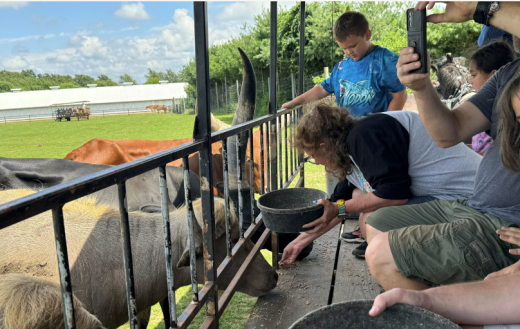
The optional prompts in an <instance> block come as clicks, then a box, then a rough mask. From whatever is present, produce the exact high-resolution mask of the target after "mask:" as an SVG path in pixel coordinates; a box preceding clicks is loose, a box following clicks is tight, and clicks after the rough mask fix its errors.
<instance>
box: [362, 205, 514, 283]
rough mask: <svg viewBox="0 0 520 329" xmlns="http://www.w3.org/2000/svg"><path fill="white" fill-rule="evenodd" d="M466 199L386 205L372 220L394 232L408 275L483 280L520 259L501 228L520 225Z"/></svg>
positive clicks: (400, 264) (395, 252)
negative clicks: (485, 211)
mask: <svg viewBox="0 0 520 329" xmlns="http://www.w3.org/2000/svg"><path fill="white" fill-rule="evenodd" d="M465 204H466V201H465V200H454V201H445V200H435V201H431V202H427V203H422V204H417V205H410V206H398V207H386V208H381V209H379V210H377V211H375V212H374V213H373V214H372V215H371V216H370V217H369V218H368V220H367V224H368V225H370V226H372V227H373V228H375V229H377V230H379V231H382V232H389V233H388V240H389V244H390V250H391V252H392V256H393V257H394V261H395V263H396V265H397V268H398V269H399V271H400V272H401V275H403V276H404V277H406V278H408V279H411V280H414V281H417V282H421V283H425V284H429V285H432V284H449V283H456V282H467V281H473V280H482V279H484V278H485V277H486V276H487V275H488V274H490V273H493V272H496V271H499V270H501V269H503V268H504V267H507V266H509V265H511V264H513V263H515V262H516V261H518V260H519V259H520V257H518V256H515V255H511V254H510V253H509V249H514V248H518V247H517V246H515V245H512V244H510V243H507V242H504V241H502V240H500V238H499V236H498V234H496V230H497V229H499V228H501V227H511V226H514V227H516V226H517V225H515V224H512V223H510V222H506V221H504V220H501V219H500V218H498V217H495V216H492V215H488V214H482V213H480V212H479V211H477V210H475V209H472V208H469V207H466V206H465Z"/></svg>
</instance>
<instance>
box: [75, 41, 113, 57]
mask: <svg viewBox="0 0 520 329" xmlns="http://www.w3.org/2000/svg"><path fill="white" fill-rule="evenodd" d="M80 51H81V52H82V53H83V55H85V56H86V57H102V56H106V55H107V53H108V48H107V47H105V46H103V43H102V42H101V40H99V38H98V37H84V39H83V42H81V48H80Z"/></svg>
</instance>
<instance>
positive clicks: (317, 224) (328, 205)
mask: <svg viewBox="0 0 520 329" xmlns="http://www.w3.org/2000/svg"><path fill="white" fill-rule="evenodd" d="M318 204H321V205H323V207H324V209H323V216H321V217H320V218H318V219H316V220H315V221H314V222H310V223H309V224H305V225H303V227H304V228H309V227H314V228H313V229H312V230H310V231H307V232H306V233H308V234H315V233H324V232H323V230H324V229H325V228H326V227H327V226H328V225H329V224H330V222H331V221H332V220H333V219H334V218H336V217H338V214H339V209H338V205H337V204H335V203H332V202H330V201H328V200H323V199H319V200H318Z"/></svg>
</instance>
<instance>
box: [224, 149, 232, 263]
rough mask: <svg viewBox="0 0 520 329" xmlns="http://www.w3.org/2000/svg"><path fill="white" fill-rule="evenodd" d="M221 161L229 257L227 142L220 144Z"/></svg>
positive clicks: (229, 253)
mask: <svg viewBox="0 0 520 329" xmlns="http://www.w3.org/2000/svg"><path fill="white" fill-rule="evenodd" d="M222 161H223V167H224V203H225V207H226V247H227V248H226V249H227V255H228V256H229V257H231V221H230V215H231V213H230V210H229V172H228V170H229V169H228V152H227V141H224V143H222Z"/></svg>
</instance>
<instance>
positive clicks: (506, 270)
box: [484, 261, 520, 280]
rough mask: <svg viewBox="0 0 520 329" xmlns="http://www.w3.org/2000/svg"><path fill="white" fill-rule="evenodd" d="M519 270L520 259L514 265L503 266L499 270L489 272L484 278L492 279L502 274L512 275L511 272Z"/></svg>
mask: <svg viewBox="0 0 520 329" xmlns="http://www.w3.org/2000/svg"><path fill="white" fill-rule="evenodd" d="M518 272H520V261H519V262H516V263H514V264H513V265H510V266H508V267H506V268H503V269H501V270H500V271H498V272H494V273H491V274H489V275H488V276H486V277H485V278H484V280H492V279H496V278H498V277H501V276H505V275H511V274H514V273H518Z"/></svg>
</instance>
